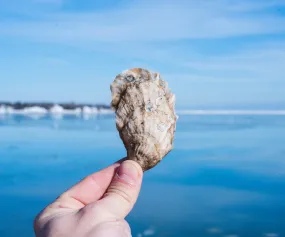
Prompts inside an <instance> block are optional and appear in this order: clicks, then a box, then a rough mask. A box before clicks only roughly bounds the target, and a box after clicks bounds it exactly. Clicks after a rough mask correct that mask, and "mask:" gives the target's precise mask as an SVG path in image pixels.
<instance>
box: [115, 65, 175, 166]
mask: <svg viewBox="0 0 285 237" xmlns="http://www.w3.org/2000/svg"><path fill="white" fill-rule="evenodd" d="M111 92H112V103H111V106H112V108H113V109H114V110H115V112H116V126H117V129H118V131H119V133H120V137H121V139H122V141H123V143H124V145H125V148H126V150H127V159H130V160H134V161H136V162H138V163H139V164H140V166H141V167H142V169H143V170H144V171H145V170H148V169H150V168H152V167H154V166H155V165H157V163H159V162H160V161H161V160H162V159H163V158H164V157H165V156H166V155H167V154H168V153H169V152H170V151H171V150H172V149H173V140H174V133H175V129H176V120H177V116H176V114H175V109H174V107H175V96H174V94H172V93H171V92H170V90H169V89H168V85H167V82H165V81H163V80H162V79H161V78H160V74H159V73H152V72H149V71H148V70H146V69H141V68H134V69H130V70H126V71H124V72H122V73H121V74H119V75H118V76H117V77H116V78H115V80H114V82H113V83H112V84H111Z"/></svg>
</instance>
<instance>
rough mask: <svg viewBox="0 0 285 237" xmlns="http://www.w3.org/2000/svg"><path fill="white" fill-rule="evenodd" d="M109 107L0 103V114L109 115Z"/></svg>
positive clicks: (97, 105) (96, 105) (72, 104)
mask: <svg viewBox="0 0 285 237" xmlns="http://www.w3.org/2000/svg"><path fill="white" fill-rule="evenodd" d="M110 113H113V111H112V109H111V108H110V106H107V105H101V104H75V103H58V104H56V103H20V102H17V103H9V102H0V114H75V115H76V114H110Z"/></svg>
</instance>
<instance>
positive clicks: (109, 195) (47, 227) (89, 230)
mask: <svg viewBox="0 0 285 237" xmlns="http://www.w3.org/2000/svg"><path fill="white" fill-rule="evenodd" d="M142 177H143V172H142V169H141V167H140V166H139V165H138V164H137V163H136V162H134V161H131V160H126V161H124V162H122V163H121V164H120V162H118V163H115V164H113V165H111V166H109V167H108V168H106V169H103V170H101V171H99V172H96V173H94V174H92V175H90V176H88V177H86V178H85V179H83V180H82V181H81V182H79V183H78V184H76V185H75V186H73V187H72V188H71V189H69V190H68V191H66V192H65V193H63V194H62V195H60V196H59V197H58V198H57V199H56V200H55V202H53V203H52V204H50V205H49V206H47V207H46V208H45V209H44V210H43V211H42V212H41V213H40V214H39V215H38V216H37V217H36V219H35V222H34V229H35V233H36V236H37V237H131V230H130V227H129V225H128V223H127V222H126V221H125V220H124V218H125V217H126V216H127V215H128V214H129V212H130V211H131V209H132V208H133V205H134V203H135V202H136V200H137V197H138V194H139V191H140V188H141V183H142Z"/></svg>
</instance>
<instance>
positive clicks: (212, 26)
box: [0, 0, 285, 43]
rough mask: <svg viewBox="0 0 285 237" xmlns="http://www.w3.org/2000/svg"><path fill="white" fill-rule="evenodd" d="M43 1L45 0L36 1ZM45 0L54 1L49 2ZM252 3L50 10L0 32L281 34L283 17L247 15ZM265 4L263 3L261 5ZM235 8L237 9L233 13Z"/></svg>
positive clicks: (89, 37)
mask: <svg viewBox="0 0 285 237" xmlns="http://www.w3.org/2000/svg"><path fill="white" fill-rule="evenodd" d="M38 1H44V2H46V1H47V0H38ZM48 2H58V1H57V0H54V1H52V0H49V1H48ZM256 5H258V3H257V4H254V3H253V2H252V1H251V2H250V3H246V2H245V1H242V4H237V6H236V7H233V6H235V5H232V4H231V2H230V1H220V0H215V1H209V2H206V3H205V2H203V3H201V2H200V1H163V2H162V1H153V2H150V1H144V2H137V3H135V4H132V5H128V6H126V7H125V8H119V9H117V10H113V9H112V10H105V11H101V12H98V11H96V12H95V11H94V12H91V13H82V12H81V13H66V12H60V13H49V14H48V15H42V16H41V17H40V18H39V19H37V21H34V22H30V21H24V20H21V21H13V22H5V23H3V22H2V23H1V24H0V35H2V36H22V37H25V38H28V39H32V40H39V41H52V42H81V43H82V42H86V41H87V42H97V41H108V42H118V41H142V42H146V41H148V42H151V41H172V40H180V39H196V38H224V37H233V36H244V35H256V34H270V33H283V32H285V18H284V17H282V16H278V15H272V14H269V13H264V14H262V15H254V14H252V15H251V14H248V11H249V10H250V9H253V8H254V6H256ZM265 6H266V5H265ZM234 9H239V10H238V11H234Z"/></svg>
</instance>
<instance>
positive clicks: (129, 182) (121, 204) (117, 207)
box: [96, 160, 143, 219]
mask: <svg viewBox="0 0 285 237" xmlns="http://www.w3.org/2000/svg"><path fill="white" fill-rule="evenodd" d="M142 177H143V171H142V168H141V167H140V165H139V164H138V163H136V162H135V161H132V160H126V161H124V162H123V163H122V164H121V165H120V167H119V168H118V169H117V172H116V174H115V175H114V178H113V180H112V181H111V183H110V186H109V187H108V189H107V191H106V193H105V195H104V197H103V198H102V199H101V200H99V201H98V202H97V204H96V205H97V207H99V206H100V209H101V208H102V209H103V210H106V211H107V212H109V213H110V214H111V215H113V216H114V217H115V218H118V219H124V218H125V217H126V216H127V215H128V214H129V212H130V211H131V210H132V208H133V206H134V204H135V202H136V200H137V198H138V195H139V192H140V189H141V183H142Z"/></svg>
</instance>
